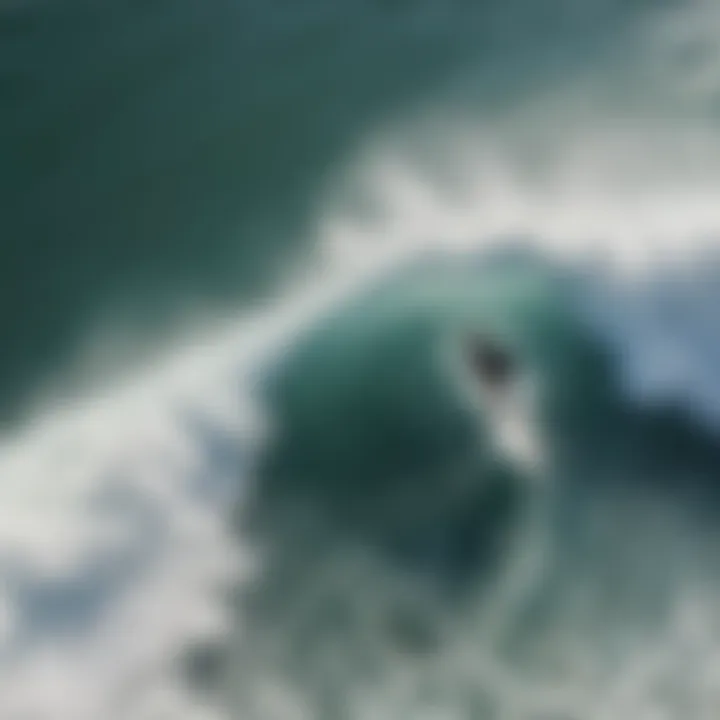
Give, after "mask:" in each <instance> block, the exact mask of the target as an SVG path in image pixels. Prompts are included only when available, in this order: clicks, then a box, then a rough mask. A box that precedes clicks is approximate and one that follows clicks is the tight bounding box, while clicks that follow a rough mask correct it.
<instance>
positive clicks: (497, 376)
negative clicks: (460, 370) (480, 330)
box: [467, 335, 517, 389]
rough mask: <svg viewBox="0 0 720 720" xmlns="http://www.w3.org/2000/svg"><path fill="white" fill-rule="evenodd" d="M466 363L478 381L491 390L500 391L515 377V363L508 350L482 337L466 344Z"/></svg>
mask: <svg viewBox="0 0 720 720" xmlns="http://www.w3.org/2000/svg"><path fill="white" fill-rule="evenodd" d="M467 355H468V361H469V365H470V367H471V368H472V369H473V371H474V373H475V375H476V377H477V378H478V380H479V381H480V382H481V383H482V384H483V385H486V386H488V387H490V388H492V389H502V388H504V387H506V386H507V385H508V383H509V382H510V381H512V379H513V378H514V377H515V376H516V375H517V367H516V362H515V359H514V358H513V356H512V355H511V354H510V352H509V350H507V349H506V348H504V347H502V346H501V345H500V344H499V343H498V342H497V341H495V340H492V339H490V338H488V337H484V336H482V335H476V336H474V337H473V338H472V339H471V340H470V342H469V343H468V349H467Z"/></svg>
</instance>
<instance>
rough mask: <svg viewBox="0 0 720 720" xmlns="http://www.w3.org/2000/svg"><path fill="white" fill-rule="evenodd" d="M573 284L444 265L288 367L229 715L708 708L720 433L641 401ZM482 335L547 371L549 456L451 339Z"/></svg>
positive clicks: (486, 267)
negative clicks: (492, 396)
mask: <svg viewBox="0 0 720 720" xmlns="http://www.w3.org/2000/svg"><path fill="white" fill-rule="evenodd" d="M582 277H583V276H582V275H580V274H579V273H578V272H577V271H576V272H575V273H574V274H573V273H572V272H571V271H569V270H567V269H563V270H560V269H557V268H553V267H552V266H551V265H548V263H547V262H543V261H541V260H539V259H538V258H537V256H533V254H530V255H528V254H523V253H522V252H520V253H518V252H510V253H508V252H502V253H501V254H500V255H499V256H498V255H497V254H492V253H491V254H489V255H488V254H487V253H485V254H481V255H480V256H463V257H461V258H447V257H445V258H443V257H442V256H434V257H431V258H429V259H427V260H425V261H420V262H415V263H413V264H411V266H410V267H409V268H404V269H403V270H401V271H399V272H396V273H394V274H391V275H390V277H389V278H385V279H384V280H382V281H381V282H376V283H374V284H373V286H372V287H371V289H369V290H366V291H365V292H363V293H361V294H360V295H359V296H358V297H356V298H355V299H353V300H352V301H350V302H349V303H347V304H346V305H345V306H339V307H337V306H336V307H335V308H334V310H333V311H332V312H330V313H329V314H328V315H327V316H326V317H325V318H323V319H322V320H320V321H318V323H317V324H316V325H314V326H312V327H311V328H310V329H309V330H308V331H307V333H306V334H305V335H303V336H301V338H300V339H299V340H298V341H296V344H295V345H293V346H291V347H290V349H289V350H287V351H286V352H285V353H284V354H283V355H282V356H281V359H280V360H279V362H277V363H276V365H275V367H274V370H273V372H272V373H271V374H270V376H269V379H268V380H267V381H266V386H265V391H264V395H263V398H264V402H265V403H266V405H267V406H269V408H270V416H271V417H272V418H273V427H272V431H271V439H270V440H269V441H268V442H267V444H266V446H265V448H264V450H263V452H262V453H261V455H260V458H259V460H258V463H257V465H256V467H255V477H256V485H255V490H254V492H253V493H251V497H250V498H249V500H248V503H247V505H246V506H245V507H244V509H243V512H241V513H240V515H239V517H238V527H239V528H240V530H241V533H242V534H243V536H244V537H245V538H246V540H247V541H249V542H253V543H256V547H258V548H259V550H260V554H261V556H262V557H263V570H262V571H261V573H260V575H259V576H258V577H257V578H256V579H255V581H254V582H253V583H252V584H251V585H250V588H249V590H247V591H246V592H245V593H241V598H242V599H241V601H240V607H241V608H242V613H243V617H244V623H243V626H242V628H243V629H242V632H240V633H239V636H238V639H237V642H236V644H235V648H234V653H235V654H233V653H231V655H230V657H231V658H232V661H231V663H230V670H231V673H230V678H231V680H230V687H231V688H232V690H231V695H232V696H233V698H234V700H233V702H234V703H235V705H234V707H235V713H236V716H237V717H247V716H248V715H247V714H246V713H249V714H250V715H249V716H251V717H252V716H253V715H252V713H253V712H255V713H258V716H259V717H275V716H276V715H274V714H273V713H278V714H277V716H278V717H285V715H284V713H285V712H286V710H279V709H277V708H276V709H273V708H274V706H273V704H272V701H271V700H270V698H271V697H272V698H275V699H276V700H277V702H278V703H279V705H278V706H277V707H278V708H283V707H287V708H288V710H287V712H290V710H289V708H292V709H293V712H298V713H303V712H306V713H307V716H308V717H328V718H331V717H340V716H342V715H341V714H340V713H345V714H346V715H347V716H348V717H415V716H416V715H417V713H421V712H426V711H427V710H428V708H434V710H433V712H441V713H446V714H447V716H448V717H478V718H485V717H503V718H504V717H522V718H535V717H540V716H542V717H544V716H546V715H550V716H554V715H553V714H555V715H558V716H562V717H565V716H567V717H577V718H585V717H594V716H595V715H593V713H611V714H614V716H619V717H632V716H635V715H636V714H638V713H640V714H642V713H643V712H648V709H647V708H650V707H653V706H654V704H656V703H657V702H662V703H663V708H667V710H664V711H666V712H668V713H675V714H670V715H667V716H668V717H679V716H680V715H679V714H677V713H680V712H681V708H684V707H692V708H693V709H692V710H691V711H687V710H686V711H684V712H691V714H692V716H693V717H695V716H697V717H702V715H701V714H700V713H701V712H704V711H705V710H702V708H711V707H712V706H713V703H714V702H715V699H714V698H715V695H714V693H715V691H716V689H717V688H716V686H714V685H713V683H712V682H711V681H708V680H707V679H706V678H704V675H703V673H704V668H707V667H708V664H711V663H712V657H713V654H714V650H713V649H712V648H713V646H714V642H715V640H713V639H711V638H710V637H709V636H708V635H706V634H705V632H706V631H709V626H706V625H705V624H704V623H706V622H711V623H712V622H715V621H714V620H711V618H712V617H715V611H714V609H713V608H714V604H715V602H716V598H717V591H718V587H717V579H716V572H715V570H714V562H713V559H712V558H713V557H714V554H715V552H716V550H717V548H716V542H717V541H716V540H715V537H716V534H715V527H716V523H717V519H718V518H717V512H718V510H719V509H720V507H718V486H717V481H718V477H717V473H718V467H719V465H718V461H720V446H718V443H717V436H716V434H714V432H710V431H708V430H707V429H706V427H704V426H703V424H702V422H701V421H700V419H698V418H693V417H692V415H690V414H688V413H687V412H686V411H683V410H678V408H677V407H674V406H673V405H672V403H666V402H663V401H662V400H658V401H657V402H656V403H655V404H648V405H646V406H641V405H639V404H638V403H637V399H635V400H633V398H632V397H631V396H630V395H628V393H627V391H626V388H625V387H624V379H623V373H622V372H621V365H622V363H620V362H619V361H618V358H617V355H616V353H617V350H618V348H617V347H613V345H612V343H611V341H610V339H609V338H608V337H607V336H605V335H604V334H603V333H602V331H601V329H600V325H599V324H598V323H595V324H592V323H591V322H590V321H589V318H590V317H593V310H592V308H593V305H594V303H597V302H598V299H599V297H601V295H600V294H599V292H598V288H599V285H598V284H597V283H595V285H594V287H593V290H592V292H588V284H587V282H580V278H582ZM596 279H597V278H596ZM603 307H605V306H603ZM473 332H479V333H482V334H484V335H489V336H491V337H493V336H494V337H498V338H502V341H503V343H505V344H506V346H509V347H510V348H512V350H511V352H512V353H513V354H514V356H515V357H516V358H517V359H518V361H519V364H520V366H521V367H522V368H524V370H523V372H526V373H528V374H529V375H532V377H533V378H534V381H535V383H536V385H537V386H538V390H539V392H537V393H536V394H535V395H536V403H537V408H536V412H535V413H533V417H531V418H530V417H529V418H527V419H526V421H527V422H535V423H537V429H538V431H539V432H540V434H541V436H542V444H543V450H544V456H545V461H544V462H543V463H542V465H538V466H536V467H528V466H526V465H524V464H523V463H519V462H518V458H516V457H513V454H512V452H508V451H507V450H506V449H505V448H503V447H502V445H498V444H497V443H496V442H495V441H494V438H493V432H492V431H493V427H492V426H493V423H494V422H495V419H494V416H493V414H492V412H490V411H489V409H488V407H487V406H483V404H482V403H479V404H477V403H476V404H469V403H468V401H467V400H468V397H469V396H470V395H471V393H472V382H473V381H472V379H469V378H465V379H464V380H463V381H462V382H458V380H459V379H460V378H459V374H460V373H462V367H461V365H458V364H455V365H453V364H452V363H449V362H447V358H448V357H449V355H448V354H447V353H444V352H443V351H444V350H447V348H448V347H449V346H450V345H452V344H453V343H455V344H457V346H458V347H459V346H460V344H461V342H462V339H463V337H464V336H465V335H468V334H470V333H473ZM693 623H700V626H702V627H704V628H705V630H703V631H699V628H697V627H696V628H695V630H693V629H692V628H693V627H694V625H693ZM698 631H699V632H700V636H695V635H693V633H694V632H698ZM698 642H699V643H700V646H697V643H698ZM685 643H689V644H690V645H691V646H692V647H693V650H692V652H693V653H698V654H699V655H698V657H697V658H696V660H695V661H694V662H696V663H697V664H694V665H693V669H692V670H690V669H689V667H688V666H686V665H685V663H687V662H688V660H687V658H685V656H684V655H681V654H679V653H680V650H679V648H680V647H685V645H684V644H685ZM680 657H682V658H683V659H680ZM636 673H637V674H641V675H640V678H638V679H635V677H636V676H635V674H636ZM698 673H700V674H699V675H698ZM701 677H702V678H704V679H701ZM631 678H632V679H631ZM708 682H709V686H706V684H707V683H708ZM669 683H672V685H671V687H669V688H668V684H669ZM660 687H665V688H666V690H663V691H662V692H663V696H662V697H663V699H662V700H660V699H659V696H658V695H656V693H658V692H660V690H659V688H660ZM665 693H666V694H665ZM688 703H690V705H688ZM543 713H544V714H543ZM696 713H697V714H696ZM299 716H301V717H304V715H302V714H300V715H299ZM444 716H445V715H443V717H444ZM608 716H609V715H608Z"/></svg>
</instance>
